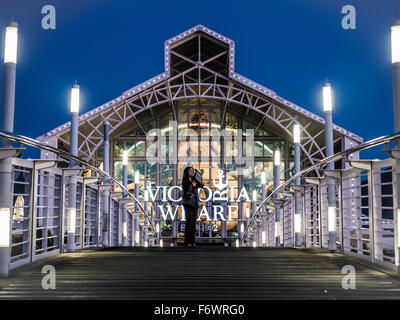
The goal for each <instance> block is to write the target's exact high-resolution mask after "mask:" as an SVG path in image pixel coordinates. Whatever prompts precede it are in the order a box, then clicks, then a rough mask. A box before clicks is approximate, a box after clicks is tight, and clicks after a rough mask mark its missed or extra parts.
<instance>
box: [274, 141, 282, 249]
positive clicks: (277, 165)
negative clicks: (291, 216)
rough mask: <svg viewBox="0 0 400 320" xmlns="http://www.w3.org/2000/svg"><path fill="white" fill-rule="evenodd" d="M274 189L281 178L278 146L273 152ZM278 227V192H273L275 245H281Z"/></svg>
mask: <svg viewBox="0 0 400 320" xmlns="http://www.w3.org/2000/svg"><path fill="white" fill-rule="evenodd" d="M274 158H275V159H274V190H276V189H277V188H278V187H279V185H280V178H281V157H280V150H279V148H277V149H275V152H274ZM279 229H280V207H279V192H277V193H276V194H275V245H276V246H277V247H280V246H281V239H280V234H279Z"/></svg>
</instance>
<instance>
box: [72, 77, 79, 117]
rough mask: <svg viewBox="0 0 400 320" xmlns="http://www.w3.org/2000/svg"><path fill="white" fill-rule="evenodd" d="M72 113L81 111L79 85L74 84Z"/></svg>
mask: <svg viewBox="0 0 400 320" xmlns="http://www.w3.org/2000/svg"><path fill="white" fill-rule="evenodd" d="M70 102H71V103H70V107H71V113H79V86H78V85H77V84H74V86H73V87H72V89H71V101H70Z"/></svg>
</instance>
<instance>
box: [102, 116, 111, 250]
mask: <svg viewBox="0 0 400 320" xmlns="http://www.w3.org/2000/svg"><path fill="white" fill-rule="evenodd" d="M103 138H104V144H103V171H104V172H106V173H110V124H109V123H108V121H104V131H103ZM109 183H110V181H108V179H107V178H103V184H105V185H107V184H109ZM109 197H110V191H109V190H108V189H106V190H104V192H103V230H102V244H103V246H104V247H107V246H108V245H109V243H110V239H109V232H108V230H109V228H110V225H109V216H110V199H109Z"/></svg>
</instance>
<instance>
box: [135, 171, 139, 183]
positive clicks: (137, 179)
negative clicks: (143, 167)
mask: <svg viewBox="0 0 400 320" xmlns="http://www.w3.org/2000/svg"><path fill="white" fill-rule="evenodd" d="M139 181H140V174H139V170H136V171H135V183H136V184H139Z"/></svg>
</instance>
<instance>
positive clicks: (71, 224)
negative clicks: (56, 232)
mask: <svg viewBox="0 0 400 320" xmlns="http://www.w3.org/2000/svg"><path fill="white" fill-rule="evenodd" d="M75 229H76V209H75V208H69V220H68V233H75Z"/></svg>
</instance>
